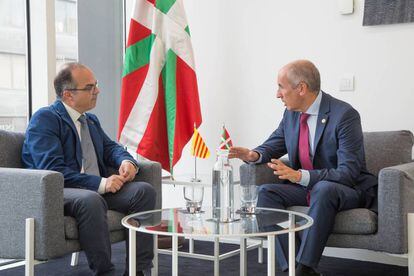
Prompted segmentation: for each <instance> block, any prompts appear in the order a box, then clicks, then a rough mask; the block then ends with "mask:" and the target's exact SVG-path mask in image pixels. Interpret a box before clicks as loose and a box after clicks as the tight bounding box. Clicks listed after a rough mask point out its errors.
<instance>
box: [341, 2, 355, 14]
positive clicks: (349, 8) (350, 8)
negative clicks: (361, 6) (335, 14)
mask: <svg viewBox="0 0 414 276" xmlns="http://www.w3.org/2000/svg"><path fill="white" fill-rule="evenodd" d="M337 1H338V9H339V13H340V14H352V13H353V12H354V0H337Z"/></svg>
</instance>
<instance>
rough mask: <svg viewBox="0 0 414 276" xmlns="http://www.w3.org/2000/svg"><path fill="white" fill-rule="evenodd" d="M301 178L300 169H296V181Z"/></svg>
mask: <svg viewBox="0 0 414 276" xmlns="http://www.w3.org/2000/svg"><path fill="white" fill-rule="evenodd" d="M301 180H302V171H301V170H297V171H296V181H295V182H296V183H299V182H300V181H301Z"/></svg>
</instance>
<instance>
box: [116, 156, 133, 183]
mask: <svg viewBox="0 0 414 276" xmlns="http://www.w3.org/2000/svg"><path fill="white" fill-rule="evenodd" d="M136 174H137V169H135V166H134V165H132V163H131V162H130V161H127V160H124V161H122V164H121V166H120V167H119V175H120V176H122V177H123V178H124V180H125V181H124V182H128V181H132V180H133V179H134V178H135V175H136Z"/></svg>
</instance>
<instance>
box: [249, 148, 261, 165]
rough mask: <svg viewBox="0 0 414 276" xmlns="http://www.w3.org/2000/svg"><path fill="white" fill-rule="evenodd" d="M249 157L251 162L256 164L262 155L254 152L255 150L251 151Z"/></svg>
mask: <svg viewBox="0 0 414 276" xmlns="http://www.w3.org/2000/svg"><path fill="white" fill-rule="evenodd" d="M249 155H250V158H249V159H250V160H249V162H256V161H257V160H259V158H260V154H259V153H258V152H257V151H254V150H251V151H250V152H249Z"/></svg>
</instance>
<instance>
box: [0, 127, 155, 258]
mask: <svg viewBox="0 0 414 276" xmlns="http://www.w3.org/2000/svg"><path fill="white" fill-rule="evenodd" d="M23 140H24V134H23V133H14V132H7V131H2V130H0V258H11V259H21V258H25V219H26V218H34V221H35V225H34V229H35V231H34V233H35V235H34V241H35V243H34V258H35V259H37V260H48V259H51V258H55V257H59V256H62V255H65V254H68V253H72V252H77V251H81V250H82V248H81V247H80V244H79V241H78V230H77V225H76V221H75V219H74V218H72V217H65V216H64V215H63V175H62V174H61V173H58V172H54V171H46V170H28V169H23V168H22V163H21V159H20V158H21V150H22V144H23ZM139 166H140V171H139V174H138V175H137V177H136V180H140V181H146V182H148V183H150V184H152V185H153V186H154V188H155V190H156V191H157V202H156V205H155V208H157V209H159V208H161V201H162V199H161V166H160V164H159V163H156V162H140V163H139ZM123 217H124V214H121V213H118V212H115V211H111V210H109V211H108V224H109V230H110V232H111V233H110V238H111V241H112V242H118V241H122V240H124V239H125V237H126V236H125V234H126V230H125V228H124V227H123V226H122V225H121V218H123Z"/></svg>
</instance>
